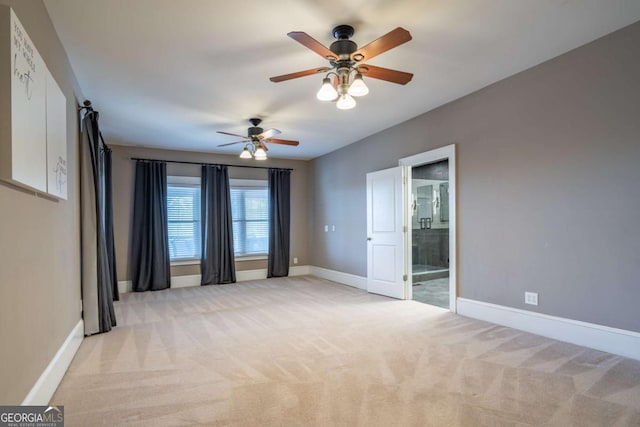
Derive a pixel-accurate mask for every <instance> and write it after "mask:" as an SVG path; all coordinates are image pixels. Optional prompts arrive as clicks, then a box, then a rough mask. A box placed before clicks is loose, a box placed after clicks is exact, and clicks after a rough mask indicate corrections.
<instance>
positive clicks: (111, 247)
mask: <svg viewBox="0 0 640 427" xmlns="http://www.w3.org/2000/svg"><path fill="white" fill-rule="evenodd" d="M103 143H104V140H103ZM111 176H112V175H111V149H110V148H109V147H107V146H106V144H105V149H104V201H105V238H106V240H107V256H108V258H109V270H110V272H111V288H112V289H113V300H114V301H120V292H119V291H118V276H117V273H116V241H115V238H114V236H113V185H112V182H111Z"/></svg>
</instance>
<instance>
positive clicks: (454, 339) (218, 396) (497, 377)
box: [52, 276, 640, 427]
mask: <svg viewBox="0 0 640 427" xmlns="http://www.w3.org/2000/svg"><path fill="white" fill-rule="evenodd" d="M122 299H123V300H122V301H121V302H120V303H117V316H118V322H119V326H118V327H117V328H115V329H114V330H113V331H111V332H109V333H107V334H102V335H96V336H92V337H89V338H87V339H85V340H84V342H83V343H82V346H81V347H80V350H79V351H78V353H77V355H76V357H75V359H74V360H73V363H72V364H71V367H70V368H69V371H68V372H67V374H66V375H65V377H64V379H63V381H62V383H61V385H60V387H59V388H58V390H57V392H56V394H55V396H54V397H53V400H52V402H53V403H55V404H60V405H65V418H66V425H67V426H76V425H77V426H97V425H108V426H112V425H144V426H172V425H208V426H209V425H210V426H385V427H386V426H526V425H552V426H563V427H564V426H580V427H586V426H640V362H639V361H634V360H630V359H625V358H623V357H619V356H614V355H611V354H607V353H603V352H599V351H595V350H589V349H585V348H582V347H578V346H575V345H571V344H565V343H561V342H558V341H553V340H550V339H546V338H541V337H538V336H535V335H531V334H527V333H523V332H519V331H516V330H513V329H509V328H505V327H500V326H495V325H491V324H489V323H485V322H480V321H476V320H472V319H467V318H464V317H460V316H456V315H453V314H450V313H449V312H447V311H444V310H442V309H440V308H437V307H433V306H429V305H426V304H421V303H418V302H415V301H398V300H392V299H388V298H384V297H379V296H375V295H370V294H367V293H366V292H364V291H361V290H358V289H353V288H349V287H347V286H343V285H339V284H336V283H333V282H328V281H325V280H321V279H318V278H314V277H308V276H305V277H296V278H286V279H270V280H264V281H255V282H243V283H239V284H234V285H224V286H208V287H198V288H185V289H175V290H167V291H159V292H147V293H142V294H127V295H123V298H122Z"/></svg>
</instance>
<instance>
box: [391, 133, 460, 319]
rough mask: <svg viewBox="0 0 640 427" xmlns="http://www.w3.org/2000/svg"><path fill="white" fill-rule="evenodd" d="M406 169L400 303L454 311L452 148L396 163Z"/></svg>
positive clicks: (455, 293)
mask: <svg viewBox="0 0 640 427" xmlns="http://www.w3.org/2000/svg"><path fill="white" fill-rule="evenodd" d="M400 165H401V166H403V167H405V168H406V169H405V171H406V174H405V176H406V177H407V179H406V181H405V197H404V205H405V224H407V229H406V239H405V245H406V246H405V251H404V253H405V271H407V276H406V281H405V298H406V299H412V300H415V301H419V302H423V303H426V304H431V305H434V306H438V307H442V308H445V309H449V310H450V311H452V312H456V297H457V279H456V277H457V275H456V265H457V264H456V196H455V194H456V179H455V178H456V174H455V146H454V145H448V146H446V147H442V148H438V149H435V150H431V151H427V152H425V153H421V154H416V155H414V156H411V157H406V158H403V159H400Z"/></svg>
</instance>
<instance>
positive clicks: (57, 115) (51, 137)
mask: <svg viewBox="0 0 640 427" xmlns="http://www.w3.org/2000/svg"><path fill="white" fill-rule="evenodd" d="M46 82H47V85H46V87H47V109H46V111H47V192H48V193H49V194H51V195H52V196H56V197H59V198H61V199H65V200H66V199H67V99H66V98H65V97H64V94H63V93H62V90H60V87H59V86H58V84H57V83H56V81H55V79H54V78H53V76H52V75H51V73H49V70H47V77H46Z"/></svg>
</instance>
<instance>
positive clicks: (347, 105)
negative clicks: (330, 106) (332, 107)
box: [336, 93, 356, 110]
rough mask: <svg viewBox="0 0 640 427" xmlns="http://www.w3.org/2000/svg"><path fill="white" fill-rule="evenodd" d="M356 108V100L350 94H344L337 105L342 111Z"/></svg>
mask: <svg viewBox="0 0 640 427" xmlns="http://www.w3.org/2000/svg"><path fill="white" fill-rule="evenodd" d="M355 106H356V100H355V99H353V97H352V96H351V95H349V94H348V93H343V94H342V95H340V98H338V102H337V103H336V107H338V109H340V110H350V109H352V108H353V107H355Z"/></svg>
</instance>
